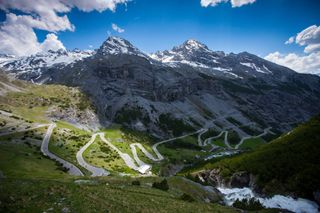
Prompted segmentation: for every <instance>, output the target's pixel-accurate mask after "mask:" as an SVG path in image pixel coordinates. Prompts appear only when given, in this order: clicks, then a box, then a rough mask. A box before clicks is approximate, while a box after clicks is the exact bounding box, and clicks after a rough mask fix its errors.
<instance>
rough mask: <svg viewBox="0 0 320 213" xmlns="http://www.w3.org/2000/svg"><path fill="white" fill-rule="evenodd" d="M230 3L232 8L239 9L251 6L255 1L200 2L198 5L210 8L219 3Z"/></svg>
mask: <svg viewBox="0 0 320 213" xmlns="http://www.w3.org/2000/svg"><path fill="white" fill-rule="evenodd" d="M226 2H230V3H231V5H232V7H241V6H244V5H247V4H252V3H254V2H256V0H201V2H200V4H201V6H202V7H208V6H212V7H215V6H217V5H218V4H220V3H226Z"/></svg>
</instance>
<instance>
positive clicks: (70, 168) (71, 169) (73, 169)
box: [41, 124, 83, 176]
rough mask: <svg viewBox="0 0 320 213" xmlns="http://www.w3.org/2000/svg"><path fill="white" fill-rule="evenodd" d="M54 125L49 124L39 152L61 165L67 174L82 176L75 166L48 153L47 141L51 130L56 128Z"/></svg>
mask: <svg viewBox="0 0 320 213" xmlns="http://www.w3.org/2000/svg"><path fill="white" fill-rule="evenodd" d="M56 126H57V125H56V124H50V125H49V127H48V130H47V132H46V134H45V136H44V138H43V141H42V144H41V152H42V154H43V155H45V156H48V157H49V158H50V159H52V160H55V161H57V162H59V163H61V164H62V166H63V167H65V168H67V169H68V173H69V174H71V175H75V176H83V173H82V172H81V170H80V169H79V168H78V167H76V166H75V165H73V164H71V163H69V162H67V161H65V160H63V159H62V158H60V157H58V156H56V155H54V154H53V153H51V152H50V151H49V141H50V138H51V135H52V132H53V129H54V128H55V127H56Z"/></svg>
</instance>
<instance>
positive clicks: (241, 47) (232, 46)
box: [0, 0, 320, 70]
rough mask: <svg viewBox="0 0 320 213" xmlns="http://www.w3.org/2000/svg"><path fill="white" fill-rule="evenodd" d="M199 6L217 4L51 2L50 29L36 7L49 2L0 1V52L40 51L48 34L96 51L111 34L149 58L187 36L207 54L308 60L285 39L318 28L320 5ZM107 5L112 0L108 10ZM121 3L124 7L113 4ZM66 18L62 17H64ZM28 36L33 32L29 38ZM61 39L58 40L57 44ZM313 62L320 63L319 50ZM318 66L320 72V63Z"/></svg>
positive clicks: (257, 1)
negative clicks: (293, 56)
mask: <svg viewBox="0 0 320 213" xmlns="http://www.w3.org/2000/svg"><path fill="white" fill-rule="evenodd" d="M200 1H207V2H210V1H211V2H216V1H219V0H161V1H159V0H131V1H130V0H103V1H97V0H90V1H89V0H78V1H68V0H65V1H61V0H51V1H50V2H51V4H52V5H53V6H52V5H50V6H48V11H51V10H53V9H52V8H53V7H54V8H55V10H56V11H58V12H54V13H56V14H55V15H56V17H55V18H56V19H52V20H54V21H57V24H56V25H55V24H54V23H52V22H54V21H52V20H51V19H43V18H47V17H48V14H46V11H41V10H39V9H35V8H37V7H35V6H36V5H39V4H41V5H42V8H45V7H46V6H47V5H46V4H48V1H43V0H20V3H21V2H22V4H18V3H15V2H13V1H11V0H2V1H1V3H0V22H2V23H3V26H2V27H1V29H0V39H2V40H4V41H5V42H4V44H3V46H2V47H1V44H0V53H1V52H6V51H7V52H9V53H10V51H11V49H13V50H12V51H11V52H13V53H20V52H19V51H20V50H19V49H17V47H16V46H17V45H15V44H20V43H21V45H20V46H21V47H24V48H22V49H30V50H33V52H36V51H39V50H40V49H41V48H43V47H40V45H41V43H42V42H43V41H44V40H45V39H46V36H47V35H48V34H49V33H52V32H53V33H55V35H56V36H57V38H56V37H51V40H54V42H53V43H55V45H56V46H61V45H63V46H64V47H66V48H67V49H74V48H80V49H88V48H89V46H91V45H92V46H93V48H98V47H99V46H100V45H101V44H102V42H103V41H104V40H105V39H106V38H107V37H108V32H111V34H112V35H114V36H120V37H123V38H126V39H128V40H129V41H130V42H132V43H133V44H134V45H135V46H137V47H138V48H140V49H141V50H143V51H145V52H148V53H151V52H154V51H157V50H164V49H171V48H172V47H173V46H175V45H179V44H181V43H182V42H184V41H185V40H187V39H190V38H192V39H196V40H199V41H201V42H202V43H205V44H207V45H208V46H209V48H210V49H213V50H222V51H225V52H235V53H239V52H242V51H248V52H251V53H254V54H257V55H259V56H261V57H265V56H267V55H268V54H270V53H277V52H279V53H281V54H283V55H273V58H272V60H278V61H276V62H278V63H280V64H281V63H282V61H281V60H283V61H284V62H283V63H287V62H288V61H290V60H291V59H290V58H286V57H287V56H288V55H289V54H296V57H297V58H298V59H299V60H300V61H299V63H300V62H301V60H304V59H303V58H301V57H304V56H307V55H306V53H304V49H305V47H306V45H308V44H305V45H303V44H302V43H301V42H300V43H299V42H298V41H297V42H296V43H294V44H290V45H285V44H284V43H285V42H286V41H287V40H288V39H289V37H291V36H295V35H297V34H298V33H300V32H301V31H303V30H304V29H307V28H308V27H310V26H312V25H315V27H317V26H319V24H320V23H319V22H320V12H319V11H320V1H319V0H224V1H229V2H225V3H220V4H217V5H215V6H212V5H211V6H210V5H209V6H207V7H204V6H203V5H201V4H200ZM220 1H223V0H220ZM234 1H243V2H245V1H247V2H248V1H251V2H253V3H252V4H245V5H243V6H241V7H232V6H231V2H234ZM18 2H19V1H18ZM52 2H53V3H52ZM66 2H67V3H66ZM68 2H69V3H68ZM101 2H102V3H101ZM106 2H107V3H106ZM108 2H109V3H110V2H117V3H116V4H114V5H113V6H110V4H108ZM118 2H126V3H125V4H121V3H119V4H118ZM23 3H24V4H23ZM82 3H84V4H82ZM64 7H66V8H64ZM101 8H102V9H101ZM1 9H2V10H1ZM112 10H114V11H112ZM98 11H100V12H98ZM11 13H12V14H15V15H17V16H19V15H27V16H33V17H32V19H37V18H39V19H40V22H41V23H40V24H39V23H36V24H35V23H34V22H36V21H35V20H32V21H30V20H29V19H28V18H26V19H27V20H28V21H25V20H24V19H23V18H21V20H22V21H21V20H20V19H17V20H18V21H17V20H16V19H15V18H14V17H13V18H12V20H14V21H11V22H10V23H6V22H5V21H6V20H7V19H8V17H7V16H8V14H11ZM64 15H66V16H67V19H63V17H62V16H64ZM62 19H63V20H62ZM25 23H27V25H28V27H29V29H27V28H26V29H25V30H24V31H22V30H21V24H25ZM48 23H49V24H48ZM58 23H59V24H60V25H59V26H58ZM112 23H114V24H116V25H118V26H119V27H120V28H122V29H124V32H123V33H118V32H116V31H114V30H113V29H112V27H111V25H112ZM18 24H20V25H19V26H20V27H18ZM42 24H44V25H42ZM7 25H8V26H14V27H13V28H14V29H17V32H14V30H13V32H11V31H12V28H10V30H11V31H10V30H9V31H10V32H7V31H8V30H7V29H5V27H6V26H7ZM15 25H17V27H16V28H15ZM19 29H20V31H19ZM315 31H317V32H316V33H313V35H314V36H315V37H316V38H315V39H313V41H312V42H313V43H312V44H314V42H315V41H314V40H317V42H318V43H317V45H319V46H320V33H319V32H320V27H319V28H318V29H316V28H315V29H314V32H315ZM33 32H35V33H36V34H35V35H34V36H32V33H33ZM15 34H24V35H25V36H27V35H29V36H30V38H32V39H33V40H35V41H34V44H33V46H32V47H31V45H30V44H29V46H30V48H29V46H28V45H27V44H26V41H20V40H21V37H20V36H17V35H15ZM10 36H12V37H14V36H16V38H15V39H10V38H8V37H10ZM32 39H29V40H32ZM26 40H27V39H26ZM58 40H59V41H58ZM27 41H28V40H27ZM60 41H61V42H62V43H59V42H60ZM12 43H13V44H12ZM49 43H50V42H49ZM51 43H52V42H51ZM299 44H301V45H299ZM18 46H19V45H18ZM49 46H50V45H49ZM10 48H11V49H10ZM25 52H26V51H22V52H21V54H20V55H22V54H26V53H25ZM31 53H32V51H31ZM308 56H309V55H308ZM274 57H275V58H274ZM316 59H319V61H320V53H319V55H317V58H316ZM270 60H271V57H270ZM305 61H306V60H305ZM309 61H310V60H309ZM297 63H298V62H297ZM313 65H314V64H313ZM318 65H319V70H320V62H319V64H318ZM318 65H317V66H318ZM302 68H305V67H302ZM302 68H301V69H302ZM312 69H314V68H312ZM317 69H318V68H317Z"/></svg>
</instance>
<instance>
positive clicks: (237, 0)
mask: <svg viewBox="0 0 320 213" xmlns="http://www.w3.org/2000/svg"><path fill="white" fill-rule="evenodd" d="M255 1H256V0H231V4H232V7H241V6H243V5H246V4H252V3H254V2H255Z"/></svg>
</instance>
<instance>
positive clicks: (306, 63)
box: [265, 52, 320, 74]
mask: <svg viewBox="0 0 320 213" xmlns="http://www.w3.org/2000/svg"><path fill="white" fill-rule="evenodd" d="M265 59H266V60H269V61H272V62H274V63H276V64H280V65H283V66H286V67H289V68H290V69H292V70H295V71H297V72H300V73H314V74H317V73H320V52H314V53H311V54H309V55H304V56H299V55H297V54H295V53H290V54H287V55H285V54H281V53H279V52H274V53H270V54H269V55H267V56H266V57H265Z"/></svg>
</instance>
